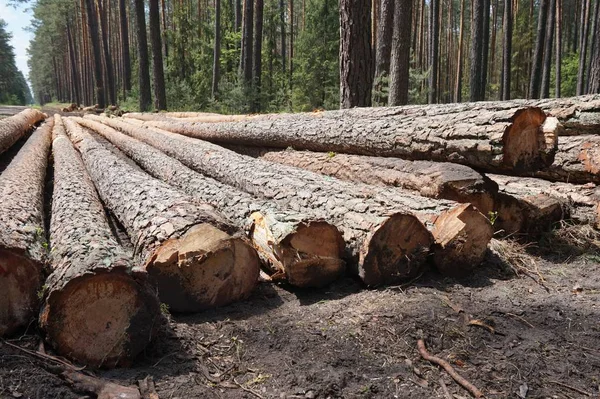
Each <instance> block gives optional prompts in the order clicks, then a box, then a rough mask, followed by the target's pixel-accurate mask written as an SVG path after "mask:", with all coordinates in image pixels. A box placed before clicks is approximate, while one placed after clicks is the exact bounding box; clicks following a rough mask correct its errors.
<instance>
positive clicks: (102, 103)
mask: <svg viewBox="0 0 600 399" xmlns="http://www.w3.org/2000/svg"><path fill="white" fill-rule="evenodd" d="M138 1H142V3H143V0H138ZM142 5H143V4H142ZM85 15H86V17H87V24H88V29H89V35H90V43H91V45H92V52H93V57H94V68H93V69H94V81H95V83H96V103H97V104H98V106H99V107H100V108H102V109H104V107H106V97H105V90H104V77H103V76H102V52H101V49H100V35H99V32H98V18H97V15H96V6H95V4H94V0H85Z"/></svg>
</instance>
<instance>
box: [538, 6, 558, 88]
mask: <svg viewBox="0 0 600 399" xmlns="http://www.w3.org/2000/svg"><path fill="white" fill-rule="evenodd" d="M548 1H549V4H548V17H547V18H546V28H545V29H546V43H545V44H544V65H543V68H542V88H541V97H542V98H548V97H550V69H551V68H552V50H553V48H552V41H553V39H554V30H555V26H554V25H555V23H556V21H555V19H556V0H548Z"/></svg>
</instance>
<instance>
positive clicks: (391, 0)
mask: <svg viewBox="0 0 600 399" xmlns="http://www.w3.org/2000/svg"><path fill="white" fill-rule="evenodd" d="M395 2H396V0H381V5H380V7H379V15H378V16H375V15H374V16H373V18H374V21H375V22H376V23H375V24H374V26H376V28H377V33H376V34H377V36H376V40H375V78H374V80H373V85H374V87H373V102H374V104H375V105H382V104H386V103H387V99H386V98H385V96H384V93H383V90H384V88H385V87H386V86H387V85H386V84H385V83H386V79H389V76H390V57H391V52H392V36H393V31H394V5H395ZM377 19H379V21H377Z"/></svg>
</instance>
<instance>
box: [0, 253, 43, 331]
mask: <svg viewBox="0 0 600 399" xmlns="http://www.w3.org/2000/svg"><path fill="white" fill-rule="evenodd" d="M41 271H42V266H41V265H39V264H36V263H35V262H34V261H32V260H31V259H28V258H26V257H24V256H22V255H20V254H16V253H14V252H13V251H10V250H6V249H0V292H1V293H2V294H1V295H0V336H3V335H8V334H11V333H12V332H14V331H15V330H16V329H18V328H19V327H23V326H25V325H27V323H29V321H30V320H32V319H33V317H34V314H35V312H36V309H37V303H38V296H37V293H38V290H39V289H40V286H41V285H42V281H41Z"/></svg>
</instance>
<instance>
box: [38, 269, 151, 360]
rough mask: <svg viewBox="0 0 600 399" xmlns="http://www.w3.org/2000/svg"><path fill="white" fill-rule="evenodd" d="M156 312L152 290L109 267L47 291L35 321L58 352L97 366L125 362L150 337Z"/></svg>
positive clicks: (147, 341) (131, 358)
mask: <svg viewBox="0 0 600 399" xmlns="http://www.w3.org/2000/svg"><path fill="white" fill-rule="evenodd" d="M157 314H159V311H158V302H157V301H156V299H155V297H154V296H153V295H152V293H151V292H149V291H148V289H147V288H146V287H144V286H143V285H142V284H139V283H138V282H136V281H135V280H134V278H133V277H132V276H131V275H129V274H127V273H125V272H123V271H122V270H116V269H113V270H112V271H110V272H103V273H96V274H88V275H83V276H82V277H78V278H75V279H73V280H71V281H69V283H67V285H66V286H65V287H64V288H63V289H60V290H56V291H54V292H50V293H49V295H48V300H47V301H46V305H45V306H44V308H43V310H42V312H41V314H40V324H41V325H42V327H43V328H44V329H45V331H46V332H47V334H48V339H49V341H50V342H52V343H53V346H54V347H55V348H57V350H58V351H59V353H60V354H61V355H64V356H66V357H69V358H71V359H75V360H76V361H78V362H80V363H82V364H85V365H89V366H91V367H97V368H100V367H116V366H128V365H130V364H131V362H132V360H133V359H134V358H135V356H137V355H138V354H139V353H140V352H141V351H142V350H143V349H144V348H145V347H146V345H147V344H148V343H149V342H150V340H151V339H152V336H153V332H154V329H155V327H156V325H157V323H156V320H155V319H156V317H157V316H156V315H157Z"/></svg>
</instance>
